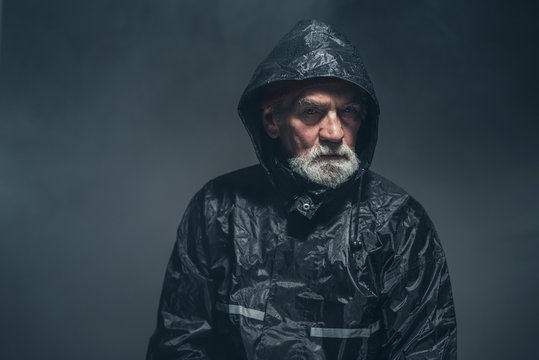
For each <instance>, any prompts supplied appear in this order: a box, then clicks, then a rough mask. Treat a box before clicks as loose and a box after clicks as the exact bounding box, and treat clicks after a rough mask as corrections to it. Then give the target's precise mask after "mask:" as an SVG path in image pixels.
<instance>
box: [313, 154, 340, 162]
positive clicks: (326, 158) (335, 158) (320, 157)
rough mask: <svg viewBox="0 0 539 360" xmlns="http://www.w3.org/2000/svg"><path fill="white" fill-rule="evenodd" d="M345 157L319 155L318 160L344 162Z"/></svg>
mask: <svg viewBox="0 0 539 360" xmlns="http://www.w3.org/2000/svg"><path fill="white" fill-rule="evenodd" d="M346 158H347V157H346V156H344V155H337V154H327V155H319V156H318V159H320V160H324V161H328V160H344V159H346Z"/></svg>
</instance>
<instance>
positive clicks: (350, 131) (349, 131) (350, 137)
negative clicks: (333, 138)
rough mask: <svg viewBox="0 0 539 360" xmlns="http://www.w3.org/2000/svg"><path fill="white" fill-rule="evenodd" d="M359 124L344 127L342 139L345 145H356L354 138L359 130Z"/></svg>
mask: <svg viewBox="0 0 539 360" xmlns="http://www.w3.org/2000/svg"><path fill="white" fill-rule="evenodd" d="M359 127H360V126H359V124H354V125H352V126H348V127H346V126H345V127H344V139H345V142H346V145H348V146H350V147H351V148H354V146H355V145H356V138H357V133H358V131H359Z"/></svg>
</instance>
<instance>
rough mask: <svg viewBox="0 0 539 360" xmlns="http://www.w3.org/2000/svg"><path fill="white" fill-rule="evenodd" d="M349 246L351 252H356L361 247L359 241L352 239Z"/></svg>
mask: <svg viewBox="0 0 539 360" xmlns="http://www.w3.org/2000/svg"><path fill="white" fill-rule="evenodd" d="M350 245H351V248H352V250H357V249H359V248H360V247H361V241H359V240H358V239H354V240H352V241H350Z"/></svg>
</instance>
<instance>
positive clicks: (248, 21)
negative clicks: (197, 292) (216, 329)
mask: <svg viewBox="0 0 539 360" xmlns="http://www.w3.org/2000/svg"><path fill="white" fill-rule="evenodd" d="M2 5H3V6H2ZM537 14H538V6H537V5H535V3H534V2H532V1H529V2H526V1H515V2H509V1H501V0H491V1H488V2H486V1H478V0H452V1H449V0H447V1H443V0H416V1H384V0H382V1H367V0H364V1H345V0H333V1H330V0H327V1H322V0H320V1H314V0H295V1H289V0H273V1H271V2H270V1H253V0H233V1H224V0H220V1H219V0H218V1H211V0H209V1H195V0H182V1H180V0H160V1H151V0H92V1H74V0H49V1H40V0H5V1H3V4H2V1H0V16H1V22H0V25H1V27H0V35H1V42H0V44H1V52H0V53H1V58H0V219H1V222H0V335H1V336H0V358H2V359H10V360H11V359H17V360H30V359H55V360H56V359H78V360H87V359H88V360H90V359H137V358H139V359H141V358H143V357H144V353H145V349H146V345H147V341H148V337H149V336H150V335H151V333H152V331H153V328H154V326H155V317H156V312H157V304H158V297H159V292H160V288H161V282H162V277H163V275H164V270H165V266H166V262H167V260H168V256H169V253H170V251H171V249H172V245H173V242H174V240H175V230H176V226H177V224H178V222H179V219H180V217H181V215H182V213H183V211H184V209H185V206H186V204H187V202H188V200H189V199H190V197H191V196H192V195H193V194H194V193H195V192H196V191H197V190H198V189H199V188H200V187H201V186H202V185H203V184H204V183H205V182H206V181H207V180H209V179H210V178H212V177H215V176H217V175H220V174H222V173H225V172H228V171H232V170H234V169H237V168H239V167H243V166H247V165H251V164H253V163H255V162H256V161H257V160H256V157H255V155H254V152H253V150H252V146H251V144H250V141H249V139H248V136H247V133H246V132H245V130H244V129H243V127H242V124H241V122H240V120H239V118H238V116H237V114H236V105H237V101H238V100H239V97H240V95H241V92H242V91H243V88H244V86H245V85H246V84H247V81H248V80H249V78H250V76H251V74H252V72H253V71H254V68H255V67H256V65H257V64H258V63H259V62H260V60H262V58H263V57H265V56H266V54H267V53H268V52H269V50H270V49H271V48H272V47H273V45H274V44H275V43H276V42H277V40H278V39H279V38H280V37H281V36H282V35H283V34H284V33H286V32H287V31H288V30H289V29H290V28H291V27H292V26H293V24H295V23H296V22H297V21H298V20H299V19H303V18H317V19H320V20H323V21H326V22H328V23H331V24H333V25H334V26H335V27H336V28H338V29H340V30H341V31H342V32H343V33H345V34H346V35H347V36H348V38H349V39H350V40H352V42H354V43H355V44H356V45H357V47H358V48H359V50H360V52H361V54H362V56H363V58H364V61H365V63H366V65H367V69H368V70H369V72H370V75H371V77H372V79H373V81H374V84H375V88H376V89H377V92H378V96H379V100H380V104H381V120H380V135H379V145H378V148H377V152H376V154H375V157H374V163H373V169H374V170H375V171H377V172H379V173H381V174H382V175H384V176H386V177H388V178H389V179H391V180H392V181H394V182H396V183H397V184H399V185H401V186H402V187H404V188H405V189H407V190H408V191H409V192H410V193H411V194H412V195H413V196H415V197H416V198H417V199H418V200H419V201H420V202H421V203H422V204H423V205H424V206H425V208H426V209H427V211H428V212H429V214H430V216H431V217H432V219H433V220H434V222H435V224H436V226H437V229H438V232H439V235H440V237H441V239H442V243H443V245H444V248H445V251H446V254H447V258H448V262H449V267H450V273H451V279H452V282H453V290H454V296H455V302H456V309H457V321H458V340H459V344H458V346H459V349H458V352H459V359H463V360H464V359H490V360H498V359H499V360H501V359H508V358H512V359H533V358H535V359H537V358H539V348H538V345H537V341H536V335H537V333H539V310H538V309H539V307H538V306H537V304H539V263H538V260H537V253H538V251H539V242H538V241H539V201H538V200H539V186H538V185H539V168H538V162H537V154H538V149H537V148H538V146H537V143H538V130H539V124H538V120H539V119H538V116H537V110H536V108H537V102H538V99H539V96H538V95H539V91H538V87H537V84H538V80H539V79H538V78H539V76H538V69H537V64H538V63H539V50H538V47H537V39H538V35H539V31H538V25H537V21H536V17H537Z"/></svg>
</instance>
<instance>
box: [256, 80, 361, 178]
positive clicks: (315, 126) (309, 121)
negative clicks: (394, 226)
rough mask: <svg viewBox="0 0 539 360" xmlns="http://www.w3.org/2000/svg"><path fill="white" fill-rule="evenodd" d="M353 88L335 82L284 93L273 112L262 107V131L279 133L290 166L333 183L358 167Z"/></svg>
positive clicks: (357, 108) (274, 135)
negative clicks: (293, 93) (277, 110)
mask: <svg viewBox="0 0 539 360" xmlns="http://www.w3.org/2000/svg"><path fill="white" fill-rule="evenodd" d="M360 106H361V102H360V97H359V92H358V91H357V88H355V87H354V86H353V85H349V84H345V83H341V84H332V85H324V86H319V87H315V88H310V89H308V90H305V91H303V92H301V93H300V94H295V95H292V96H289V97H287V98H285V99H284V100H283V101H282V103H281V106H280V108H281V110H280V111H279V112H278V113H276V114H275V113H272V112H271V111H265V113H264V128H265V130H266V132H267V134H268V135H269V136H270V137H272V138H274V139H277V138H278V139H280V142H281V145H282V147H283V149H284V151H285V153H286V155H287V156H288V157H289V160H288V161H289V164H290V166H291V168H292V170H294V171H296V172H297V173H299V174H301V175H303V176H305V177H306V178H308V179H310V180H312V181H314V182H316V183H319V184H323V185H326V186H329V187H332V188H334V187H336V186H338V185H339V184H341V183H342V182H344V181H345V180H346V179H348V178H349V177H350V176H351V175H352V174H353V173H354V172H355V171H356V170H357V168H358V166H359V165H358V160H357V157H356V154H355V152H354V150H353V149H354V147H355V143H356V136H357V132H358V130H359V127H360V125H361V119H360V113H361V110H362V109H361V108H360Z"/></svg>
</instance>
